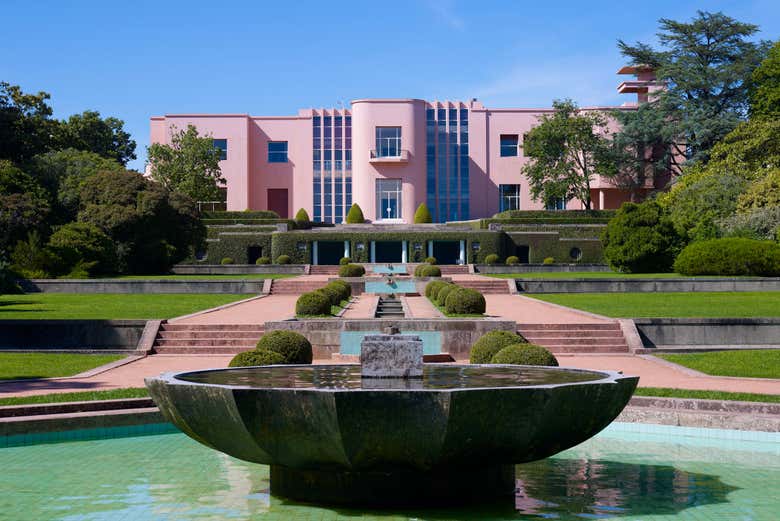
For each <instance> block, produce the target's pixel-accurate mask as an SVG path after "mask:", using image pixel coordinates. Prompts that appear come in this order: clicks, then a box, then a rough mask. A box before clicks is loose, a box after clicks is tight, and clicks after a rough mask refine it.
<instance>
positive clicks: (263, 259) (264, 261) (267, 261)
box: [255, 257, 271, 264]
mask: <svg viewBox="0 0 780 521" xmlns="http://www.w3.org/2000/svg"><path fill="white" fill-rule="evenodd" d="M255 264H271V259H269V258H268V257H260V258H259V259H257V260H256V261H255Z"/></svg>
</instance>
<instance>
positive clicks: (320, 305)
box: [295, 291, 330, 316]
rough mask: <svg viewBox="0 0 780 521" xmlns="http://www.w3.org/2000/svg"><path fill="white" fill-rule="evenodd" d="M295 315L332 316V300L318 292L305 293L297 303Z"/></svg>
mask: <svg viewBox="0 0 780 521" xmlns="http://www.w3.org/2000/svg"><path fill="white" fill-rule="evenodd" d="M295 314H296V315H301V316H311V315H330V298H328V297H327V295H324V294H323V293H317V292H316V291H310V292H309V293H304V294H302V295H301V296H300V297H298V300H297V301H296V302H295Z"/></svg>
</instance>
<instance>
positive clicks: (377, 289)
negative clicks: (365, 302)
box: [365, 279, 417, 293]
mask: <svg viewBox="0 0 780 521" xmlns="http://www.w3.org/2000/svg"><path fill="white" fill-rule="evenodd" d="M365 292H366V293H416V292H417V285H416V284H415V282H414V281H413V280H394V281H393V282H391V283H390V284H388V283H387V281H385V280H384V279H382V280H381V281H376V280H367V281H366V288H365Z"/></svg>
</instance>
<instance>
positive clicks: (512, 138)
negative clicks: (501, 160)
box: [501, 134, 517, 157]
mask: <svg viewBox="0 0 780 521" xmlns="http://www.w3.org/2000/svg"><path fill="white" fill-rule="evenodd" d="M516 156H517V134H501V157H516Z"/></svg>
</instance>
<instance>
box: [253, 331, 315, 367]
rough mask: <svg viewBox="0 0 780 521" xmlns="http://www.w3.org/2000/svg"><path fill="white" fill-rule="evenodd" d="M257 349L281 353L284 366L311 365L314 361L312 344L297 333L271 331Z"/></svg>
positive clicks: (265, 335) (261, 340)
mask: <svg viewBox="0 0 780 521" xmlns="http://www.w3.org/2000/svg"><path fill="white" fill-rule="evenodd" d="M257 349H259V350H261V351H262V350H265V351H273V352H275V353H279V354H280V355H282V357H283V358H284V362H282V363H284V364H310V363H311V360H312V350H311V343H310V342H309V341H308V340H307V339H306V337H305V336H303V335H302V334H300V333H296V332H295V331H285V330H281V329H280V330H276V331H270V332H268V333H266V334H264V335H263V336H262V337H261V338H260V341H258V342H257Z"/></svg>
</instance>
